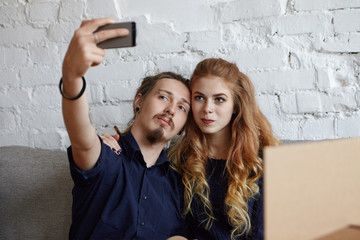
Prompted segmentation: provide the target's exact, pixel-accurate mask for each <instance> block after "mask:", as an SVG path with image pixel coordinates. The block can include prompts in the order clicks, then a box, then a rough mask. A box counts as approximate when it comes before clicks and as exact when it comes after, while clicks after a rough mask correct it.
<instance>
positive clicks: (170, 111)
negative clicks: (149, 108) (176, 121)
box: [165, 103, 175, 116]
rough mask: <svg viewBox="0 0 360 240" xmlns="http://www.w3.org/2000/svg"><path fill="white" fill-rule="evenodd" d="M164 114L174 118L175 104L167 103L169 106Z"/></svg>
mask: <svg viewBox="0 0 360 240" xmlns="http://www.w3.org/2000/svg"><path fill="white" fill-rule="evenodd" d="M165 112H166V113H167V114H169V115H171V116H174V114H175V104H174V103H169V105H168V106H167V107H166V109H165Z"/></svg>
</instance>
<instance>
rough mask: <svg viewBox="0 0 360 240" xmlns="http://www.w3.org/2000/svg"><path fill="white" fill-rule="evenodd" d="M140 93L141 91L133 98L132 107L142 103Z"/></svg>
mask: <svg viewBox="0 0 360 240" xmlns="http://www.w3.org/2000/svg"><path fill="white" fill-rule="evenodd" d="M142 100H143V98H142V94H141V93H138V94H137V95H136V97H135V100H134V109H135V108H139V109H140V108H141V104H142Z"/></svg>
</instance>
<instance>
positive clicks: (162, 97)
mask: <svg viewBox="0 0 360 240" xmlns="http://www.w3.org/2000/svg"><path fill="white" fill-rule="evenodd" d="M159 98H161V99H163V100H167V99H168V98H167V97H166V96H164V95H160V96H159Z"/></svg>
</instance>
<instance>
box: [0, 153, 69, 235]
mask: <svg viewBox="0 0 360 240" xmlns="http://www.w3.org/2000/svg"><path fill="white" fill-rule="evenodd" d="M0 182H1V192H0V239H6V240H12V239H26V240H32V239H34V240H35V239H36V240H42V239H68V231H69V226H70V223H71V203H72V199H71V190H72V186H73V182H72V180H71V176H70V170H69V163H68V160H67V155H66V152H64V151H50V150H42V149H32V148H28V147H19V146H13V147H0Z"/></svg>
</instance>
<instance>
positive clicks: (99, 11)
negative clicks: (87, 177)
mask: <svg viewBox="0 0 360 240" xmlns="http://www.w3.org/2000/svg"><path fill="white" fill-rule="evenodd" d="M92 17H113V18H115V19H117V20H121V21H127V20H134V21H136V22H137V25H138V39H137V43H138V45H137V46H136V47H135V48H129V49H116V50H107V51H106V57H105V59H104V62H103V63H102V64H101V65H100V66H98V67H96V68H92V69H90V70H89V71H88V72H87V74H86V78H87V82H88V88H87V95H88V97H89V103H90V118H91V120H92V122H93V124H94V126H95V127H96V129H97V131H98V133H99V134H101V133H104V132H110V133H113V130H112V127H113V125H118V126H119V127H120V128H122V129H124V128H125V127H126V125H127V122H128V121H129V119H130V118H131V117H132V107H131V106H132V102H131V100H132V98H133V96H134V94H135V91H136V87H137V86H138V84H139V82H140V80H141V78H142V77H144V76H145V75H150V74H155V73H158V72H160V71H169V70H170V71H174V72H177V73H181V74H184V75H185V76H186V77H190V75H191V72H192V70H193V69H194V67H195V66H196V64H197V63H198V62H199V61H201V60H202V59H204V58H208V57H222V58H224V59H227V60H229V61H232V62H235V63H237V64H238V66H239V68H240V69H241V70H242V71H243V72H245V73H246V74H248V75H249V76H250V78H251V79H252V81H253V83H254V86H255V89H256V96H257V100H258V103H259V105H260V108H261V109H262V110H263V112H264V114H265V115H266V116H267V117H268V119H269V121H270V122H271V124H272V125H273V129H274V131H275V133H276V135H277V136H278V137H279V138H280V139H283V140H321V139H335V138H347V137H360V79H359V78H360V66H359V65H360V1H359V0H341V1H339V0H316V1H314V0H289V1H288V0H213V1H208V0H197V1H192V0H174V1H171V4H169V1H168V0H153V1H147V0H79V1H71V0H62V1H60V0H56V1H53V0H36V1H35V0H32V1H23V0H18V1H10V0H3V1H1V2H0V83H1V84H0V146H8V145H23V146H30V147H36V148H47V149H63V150H64V149H65V148H66V147H67V146H68V145H69V139H68V137H67V133H66V129H65V126H64V123H63V119H62V114H61V97H60V94H59V92H58V81H59V78H60V77H61V64H62V60H63V57H64V55H65V53H66V50H67V47H68V44H69V42H70V40H71V37H72V35H73V32H74V30H75V29H77V28H78V27H79V25H80V24H81V21H82V20H84V19H89V18H92Z"/></svg>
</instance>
